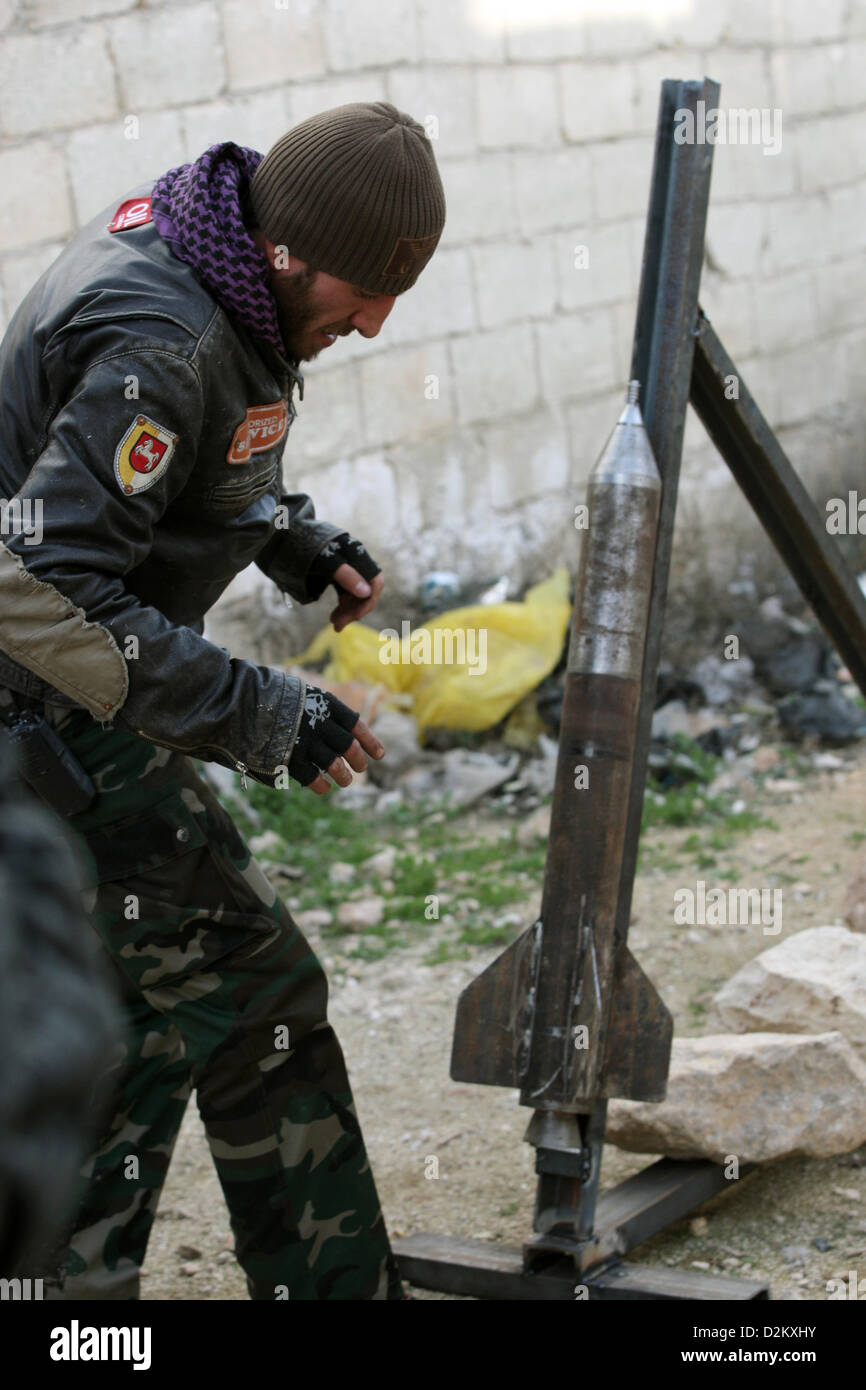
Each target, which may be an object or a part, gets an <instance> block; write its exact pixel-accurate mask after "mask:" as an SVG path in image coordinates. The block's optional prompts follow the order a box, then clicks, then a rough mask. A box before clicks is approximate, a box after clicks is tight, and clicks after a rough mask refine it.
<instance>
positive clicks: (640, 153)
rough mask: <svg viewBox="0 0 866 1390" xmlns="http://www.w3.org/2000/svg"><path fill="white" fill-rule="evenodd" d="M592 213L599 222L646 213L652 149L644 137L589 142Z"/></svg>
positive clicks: (613, 220)
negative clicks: (593, 208)
mask: <svg viewBox="0 0 866 1390" xmlns="http://www.w3.org/2000/svg"><path fill="white" fill-rule="evenodd" d="M590 162H591V168H592V185H593V197H594V199H595V203H594V206H595V215H596V217H597V218H598V219H599V221H601V222H618V221H619V220H620V219H621V218H624V217H634V216H637V215H638V214H642V215H644V216H646V210H647V204H648V200H649V186H650V174H651V172H652V150H651V148H650V147H649V146H648V145H647V142H646V140H645V139H643V138H641V139H639V140H616V141H613V142H611V143H608V142H606V141H605V142H604V143H603V144H596V145H592V146H590Z"/></svg>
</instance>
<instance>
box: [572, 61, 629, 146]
mask: <svg viewBox="0 0 866 1390" xmlns="http://www.w3.org/2000/svg"><path fill="white" fill-rule="evenodd" d="M559 81H560V88H561V92H562V128H563V130H564V132H565V138H566V139H567V140H574V141H577V142H580V143H582V142H585V141H590V140H602V139H604V140H609V139H611V138H612V137H613V136H615V135H629V134H631V132H632V131H633V130H634V129H635V119H636V87H635V70H634V68H633V66H632V64H631V63H629V62H628V61H622V62H619V63H599V62H584V63H561V64H560V65H559Z"/></svg>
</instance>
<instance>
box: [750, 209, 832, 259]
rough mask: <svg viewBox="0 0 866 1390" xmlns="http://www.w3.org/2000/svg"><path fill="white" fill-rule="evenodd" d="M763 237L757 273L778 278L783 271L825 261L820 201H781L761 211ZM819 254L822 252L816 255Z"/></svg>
mask: <svg viewBox="0 0 866 1390" xmlns="http://www.w3.org/2000/svg"><path fill="white" fill-rule="evenodd" d="M764 220H765V228H766V235H765V239H764V244H763V246H762V249H761V260H760V267H759V269H760V274H762V275H767V276H771V275H780V274H781V273H782V272H783V271H786V270H798V269H799V268H800V267H801V266H806V265H814V264H815V262H816V260H818V259H822V260H823V259H825V256H826V251H825V246H824V240H823V239H824V236H825V230H824V229H825V226H826V209H825V205H824V202H823V199H821V198H817V197H813V198H783V199H780V200H779V201H778V202H771V203H767V205H766V207H765V208H764ZM819 252H822V253H823V254H821V255H820V256H819V254H818V253H819Z"/></svg>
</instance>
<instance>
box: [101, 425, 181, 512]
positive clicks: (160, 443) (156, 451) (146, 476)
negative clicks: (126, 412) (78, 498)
mask: <svg viewBox="0 0 866 1390" xmlns="http://www.w3.org/2000/svg"><path fill="white" fill-rule="evenodd" d="M178 438H179V435H176V434H172V433H171V431H170V430H166V429H163V427H162V425H158V424H157V423H156V421H155V420H150V419H148V417H147V416H146V415H137V416H136V417H135V419H134V420H133V422H132V424H131V425H130V427H129V429H128V430H127V431H126V434H125V435H124V436H123V438H122V439H121V441H120V443H119V444H118V446H117V448H116V449H115V451H114V476H115V477H116V479H117V481H118V482H119V484H120V487H121V489H122V491H123V492H125V493H126V494H127V496H130V495H131V494H132V493H133V492H144V490H145V489H146V488H149V487H153V485H154V483H155V482H156V480H157V478H159V477H161V475H162V474H163V473H164V472H165V470H166V469H167V468H168V463H169V459H170V458H171V456H172V454H173V453H174V446H175V445H176V444H177V441H178Z"/></svg>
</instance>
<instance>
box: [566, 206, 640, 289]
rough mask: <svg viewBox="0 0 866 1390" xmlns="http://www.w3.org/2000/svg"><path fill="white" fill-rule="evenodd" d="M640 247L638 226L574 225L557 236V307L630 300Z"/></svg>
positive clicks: (620, 224)
mask: <svg viewBox="0 0 866 1390" xmlns="http://www.w3.org/2000/svg"><path fill="white" fill-rule="evenodd" d="M638 233H641V237H640V239H639V237H638ZM642 244H643V243H642V227H641V225H640V224H636V223H634V224H633V223H631V222H625V221H624V222H611V223H605V224H604V225H599V224H597V223H593V224H590V225H586V224H584V225H580V224H578V225H577V226H576V227H575V228H574V230H573V231H572V232H570V233H569V234H568V236H564V235H561V236H557V237H556V238H555V239H554V257H555V264H556V272H557V282H558V303H559V306H560V308H562V309H565V310H568V309H584V308H591V307H593V306H595V305H599V304H616V303H618V302H620V301H626V302H629V301H630V300H633V299H634V297H635V296H636V294H637V286H638V275H639V271H640V247H641V246H642Z"/></svg>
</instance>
